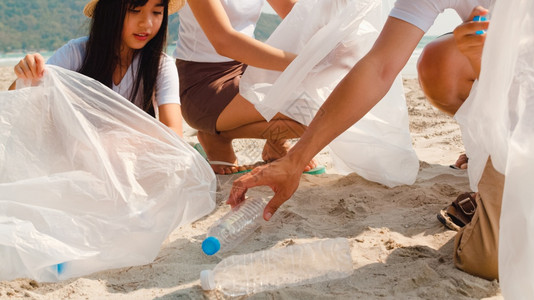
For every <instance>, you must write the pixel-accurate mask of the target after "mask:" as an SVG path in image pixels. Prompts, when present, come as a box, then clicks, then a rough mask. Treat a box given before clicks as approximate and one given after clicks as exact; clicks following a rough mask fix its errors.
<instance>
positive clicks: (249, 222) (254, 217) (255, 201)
mask: <svg viewBox="0 0 534 300" xmlns="http://www.w3.org/2000/svg"><path fill="white" fill-rule="evenodd" d="M269 199H270V198H249V199H247V200H245V201H243V202H241V203H240V204H239V205H237V206H236V207H234V208H233V209H232V210H231V211H229V212H228V213H226V214H225V215H224V216H222V217H221V218H220V219H219V220H218V221H217V222H215V223H214V224H213V225H212V226H211V227H210V228H209V229H208V234H207V237H206V239H205V240H204V241H203V242H202V251H204V253H206V254H207V255H213V254H215V253H224V252H225V251H228V250H231V249H232V248H233V247H235V246H236V245H237V244H239V243H240V242H241V241H243V240H244V239H245V238H246V237H247V236H249V235H250V234H251V233H252V232H254V231H255V230H256V229H257V228H258V227H259V226H260V224H261V221H262V220H263V209H264V208H265V205H266V204H267V202H269Z"/></svg>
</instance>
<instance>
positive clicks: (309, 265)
mask: <svg viewBox="0 0 534 300" xmlns="http://www.w3.org/2000/svg"><path fill="white" fill-rule="evenodd" d="M352 272H353V266H352V257H351V253H350V246H349V241H348V240H347V239H346V238H336V239H328V240H321V241H316V242H313V243H307V244H300V245H292V246H288V247H285V248H278V249H270V250H264V251H259V252H254V253H249V254H243V255H233V256H229V257H227V258H225V259H223V260H222V261H221V262H219V263H218V264H217V266H215V268H214V269H213V270H203V271H202V272H200V283H201V286H202V289H204V290H213V289H218V290H220V291H221V292H223V293H224V294H226V295H229V296H240V295H246V294H253V293H258V292H262V291H267V290H275V289H280V288H283V287H287V286H296V285H303V284H310V283H316V282H321V281H327V280H333V279H339V278H344V277H347V276H350V275H351V274H352Z"/></svg>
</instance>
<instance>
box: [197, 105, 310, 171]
mask: <svg viewBox="0 0 534 300" xmlns="http://www.w3.org/2000/svg"><path fill="white" fill-rule="evenodd" d="M216 126H217V130H218V131H220V134H219V135H212V134H208V133H204V132H199V133H198V138H199V142H200V143H201V144H202V147H203V148H204V150H205V151H206V154H207V155H208V159H209V160H217V161H225V162H230V163H235V162H236V156H235V153H234V151H233V148H232V140H233V139H235V138H258V139H266V140H267V142H266V144H265V147H264V150H263V153H262V159H264V160H266V161H272V160H276V159H278V158H281V157H283V156H284V155H285V154H286V153H287V151H288V149H289V144H288V143H287V139H290V138H296V137H300V135H301V134H302V133H303V132H304V129H305V126H303V125H302V124H300V123H298V122H295V121H293V120H291V119H289V118H288V117H286V116H284V115H282V114H277V115H276V116H275V118H274V119H273V120H272V121H270V122H267V121H265V119H264V118H263V116H262V115H261V114H260V113H259V112H258V111H257V110H256V108H255V107H254V105H252V104H251V103H250V102H248V101H247V100H245V99H244V98H243V97H242V96H241V95H237V96H236V97H235V98H234V99H233V100H232V101H231V102H230V104H228V106H227V107H226V108H225V109H224V110H223V112H222V113H221V115H220V116H219V118H218V119H217V125H216ZM212 167H213V169H214V171H215V173H217V174H231V173H235V172H236V171H237V170H236V168H233V167H227V166H222V165H215V166H214V165H212Z"/></svg>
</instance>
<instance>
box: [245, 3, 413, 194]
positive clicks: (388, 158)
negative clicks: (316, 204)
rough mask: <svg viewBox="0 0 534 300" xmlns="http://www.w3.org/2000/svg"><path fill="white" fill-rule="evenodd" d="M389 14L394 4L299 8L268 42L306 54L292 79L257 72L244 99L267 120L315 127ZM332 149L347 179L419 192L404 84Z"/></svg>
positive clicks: (291, 71) (249, 73) (248, 74)
mask: <svg viewBox="0 0 534 300" xmlns="http://www.w3.org/2000/svg"><path fill="white" fill-rule="evenodd" d="M386 7H387V8H386ZM385 11H389V5H388V1H384V4H382V2H381V1H380V0H300V1H298V2H297V4H295V6H294V7H293V10H292V11H291V13H290V14H289V15H288V16H287V17H286V18H285V19H284V20H283V21H282V23H281V24H280V25H279V26H278V28H277V29H276V30H275V31H274V32H273V33H272V35H271V36H270V38H269V39H268V40H267V41H266V43H268V44H270V45H273V46H275V47H278V48H280V49H284V50H286V51H290V52H293V53H298V56H297V58H296V59H295V60H294V61H293V62H292V63H291V64H290V65H289V66H288V67H287V68H286V70H285V71H284V72H277V71H270V70H265V69H259V68H254V67H250V66H249V67H248V68H247V70H246V71H245V74H244V75H243V78H242V79H241V83H240V93H241V94H242V95H243V96H244V97H245V98H246V99H247V100H249V101H250V102H251V103H253V104H254V105H255V107H256V108H257V109H258V111H259V112H260V113H261V114H262V115H263V116H264V117H265V118H266V119H267V120H270V119H271V118H272V117H273V116H274V115H275V114H276V113H278V112H281V113H283V114H284V115H287V116H289V117H291V118H292V119H294V120H296V121H298V122H300V123H302V124H305V125H309V123H310V122H311V120H312V119H313V117H314V116H315V115H316V114H317V113H319V114H320V113H321V112H320V109H319V108H320V106H321V105H322V104H323V103H324V101H325V100H326V98H327V97H328V96H329V95H330V93H331V92H332V90H333V89H334V88H335V86H336V85H337V84H338V83H339V81H341V79H342V78H343V77H344V76H345V75H346V74H347V73H348V71H349V70H350V69H351V68H352V67H353V66H354V64H356V62H357V61H358V60H359V59H361V58H362V57H363V56H364V55H365V54H366V53H367V52H368V51H369V49H370V48H371V46H372V45H373V43H374V41H375V40H376V38H377V37H378V34H379V32H380V30H381V28H382V26H383V23H384V21H385V17H386V16H387V15H386V13H385ZM369 88H373V87H369ZM323 125H324V126H325V127H326V126H328V124H323ZM329 147H330V150H331V153H332V154H333V158H334V160H333V161H334V167H335V168H336V169H337V171H339V172H340V173H345V174H346V173H349V172H357V173H358V174H359V175H361V176H363V177H364V178H366V179H369V180H372V181H376V182H379V183H382V184H385V185H387V186H395V185H400V184H412V183H413V182H414V181H415V178H416V176H417V172H418V170H419V160H418V158H417V155H416V154H415V151H414V149H413V146H412V140H411V137H410V132H409V127H408V110H407V107H406V100H405V98H404V91H403V87H402V82H401V78H400V77H398V78H397V79H396V80H395V82H394V84H393V86H392V88H391V89H390V91H389V92H388V94H387V95H386V96H385V97H384V98H383V99H382V100H381V101H380V102H379V103H378V104H377V105H376V106H375V107H374V108H373V109H372V110H371V111H370V112H369V113H367V114H366V115H365V116H364V117H363V118H362V119H361V120H360V121H358V122H357V123H356V124H355V125H354V126H352V127H350V128H349V129H348V130H347V131H346V132H344V133H343V134H341V135H340V136H339V137H338V138H336V139H335V140H334V141H332V142H331V143H330V145H329Z"/></svg>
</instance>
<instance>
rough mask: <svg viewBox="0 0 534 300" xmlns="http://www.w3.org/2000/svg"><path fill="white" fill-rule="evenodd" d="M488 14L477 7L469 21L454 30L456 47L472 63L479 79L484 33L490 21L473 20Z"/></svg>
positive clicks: (485, 10)
mask: <svg viewBox="0 0 534 300" xmlns="http://www.w3.org/2000/svg"><path fill="white" fill-rule="evenodd" d="M488 13H489V11H488V10H487V9H485V8H483V7H481V6H477V7H475V8H474V9H473V11H472V12H471V15H470V16H469V19H468V20H467V21H466V22H464V23H462V24H461V25H459V26H458V27H456V29H454V40H455V41H456V45H457V46H458V49H459V50H460V52H462V54H463V55H465V56H466V57H467V59H468V60H469V62H470V63H471V66H472V67H473V70H474V71H475V74H476V77H477V78H478V75H479V74H480V65H481V62H482V49H483V48H484V42H485V41H486V34H484V32H485V30H486V29H488V26H489V21H473V19H475V17H476V16H486V15H487V14H488ZM481 33H482V34H481Z"/></svg>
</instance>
